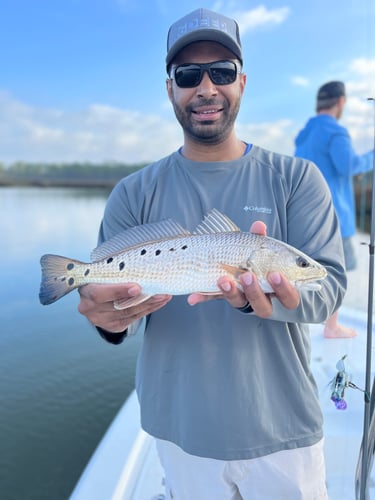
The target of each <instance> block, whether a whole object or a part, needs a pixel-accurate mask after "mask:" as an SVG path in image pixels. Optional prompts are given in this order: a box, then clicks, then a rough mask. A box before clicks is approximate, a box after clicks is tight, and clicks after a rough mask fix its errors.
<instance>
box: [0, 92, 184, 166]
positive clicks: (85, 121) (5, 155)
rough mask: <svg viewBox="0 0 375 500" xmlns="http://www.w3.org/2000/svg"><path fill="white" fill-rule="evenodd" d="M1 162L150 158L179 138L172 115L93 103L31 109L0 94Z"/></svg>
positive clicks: (172, 146) (161, 153)
mask: <svg viewBox="0 0 375 500" xmlns="http://www.w3.org/2000/svg"><path fill="white" fill-rule="evenodd" d="M0 137H1V139H0V150H1V157H0V162H4V163H13V162H15V161H29V162H33V161H34V162H36V161H42V162H54V161H55V162H72V161H82V162H85V161H89V162H102V161H121V162H125V163H133V162H149V161H152V160H154V159H157V158H159V157H161V156H165V155H167V154H168V153H170V151H172V150H174V149H177V148H178V147H179V145H180V144H181V142H182V134H181V130H180V128H179V126H178V124H177V123H176V120H175V119H173V120H172V119H171V120H166V119H163V118H161V117H159V116H157V115H152V114H143V113H140V112H136V111H129V110H124V109H120V108H114V107H111V106H106V105H102V104H93V105H91V106H89V107H88V108H86V109H83V110H81V111H76V112H69V111H62V110H53V109H45V108H43V109H41V108H33V107H31V106H28V105H26V104H24V103H21V102H19V101H16V100H15V99H14V98H12V97H11V96H10V95H9V94H7V93H0Z"/></svg>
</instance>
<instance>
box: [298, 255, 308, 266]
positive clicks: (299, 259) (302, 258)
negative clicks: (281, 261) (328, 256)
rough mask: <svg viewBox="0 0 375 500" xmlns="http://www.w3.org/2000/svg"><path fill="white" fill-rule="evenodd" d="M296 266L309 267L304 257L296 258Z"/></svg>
mask: <svg viewBox="0 0 375 500" xmlns="http://www.w3.org/2000/svg"><path fill="white" fill-rule="evenodd" d="M296 264H297V266H298V267H309V266H310V264H309V263H308V262H307V260H306V259H305V258H304V257H297V258H296Z"/></svg>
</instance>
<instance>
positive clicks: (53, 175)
mask: <svg viewBox="0 0 375 500" xmlns="http://www.w3.org/2000/svg"><path fill="white" fill-rule="evenodd" d="M144 166H145V164H124V163H117V162H116V163H114V162H112V163H111V162H109V163H100V164H99V163H87V162H86V163H79V162H74V163H28V162H16V163H13V164H11V165H9V166H8V167H5V166H4V165H2V164H1V163H0V186H1V185H2V186H11V185H18V186H21V185H22V186H28V185H29V186H84V187H111V186H113V185H114V184H116V182H118V181H119V180H120V179H122V178H123V177H126V176H127V175H129V174H131V173H132V172H135V171H137V170H139V169H141V168H143V167H144Z"/></svg>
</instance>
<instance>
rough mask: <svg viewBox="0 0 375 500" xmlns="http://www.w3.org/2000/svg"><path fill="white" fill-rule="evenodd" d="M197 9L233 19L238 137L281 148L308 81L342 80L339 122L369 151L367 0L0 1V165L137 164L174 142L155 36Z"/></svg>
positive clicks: (371, 50) (303, 104) (371, 41)
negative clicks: (242, 82)
mask: <svg viewBox="0 0 375 500" xmlns="http://www.w3.org/2000/svg"><path fill="white" fill-rule="evenodd" d="M199 7H205V8H208V9H211V10H214V11H217V12H220V13H222V14H225V15H227V16H230V17H233V18H235V19H236V20H237V22H238V24H239V26H240V32H241V39H242V46H243V57H244V72H245V73H246V74H247V86H246V89H245V94H244V97H243V100H242V106H241V110H240V113H239V115H238V119H237V124H236V131H237V134H238V136H239V137H240V138H241V139H243V140H244V141H246V142H249V143H254V144H257V145H259V146H262V147H265V148H267V149H271V150H274V151H277V152H280V153H285V154H291V155H292V154H293V152H294V145H293V144H294V138H295V136H296V134H297V133H298V131H299V130H300V129H301V127H303V125H304V124H305V123H306V121H307V120H308V118H309V117H311V116H313V115H314V113H315V111H314V106H315V97H316V92H317V89H318V87H319V86H320V85H322V84H323V83H325V82H327V81H330V80H342V81H344V82H345V84H346V87H347V94H348V101H347V105H346V108H345V113H344V116H343V118H342V120H341V122H342V124H343V125H345V126H346V127H348V129H349V132H350V134H351V136H352V139H353V143H354V146H355V148H356V150H357V152H359V153H362V152H365V151H367V150H369V149H372V148H373V146H374V119H375V102H373V101H369V100H368V98H369V97H374V98H375V29H374V26H375V2H374V1H373V0H303V1H302V0H263V1H262V0H260V1H257V0H252V1H248V0H223V1H220V0H212V1H210V0H206V3H202V2H201V1H199V2H197V1H195V0H189V1H186V0H180V1H177V2H176V0H143V1H142V0H52V1H51V0H3V1H2V2H1V11H0V164H3V165H10V164H12V163H14V162H17V161H26V162H59V163H64V162H75V161H77V162H91V163H93V164H95V163H102V162H122V163H144V162H152V161H155V160H158V159H159V158H161V157H163V156H166V155H168V154H169V153H171V152H172V151H174V150H176V149H177V148H178V147H179V146H180V145H181V144H182V132H181V128H180V126H179V124H178V123H177V121H176V119H175V116H174V113H173V109H172V106H171V104H170V102H169V100H168V98H167V94H166V87H165V80H166V72H165V56H166V37H167V32H168V29H169V26H170V25H171V24H172V23H173V22H174V21H176V20H177V19H179V18H180V17H182V16H184V15H185V14H187V13H188V12H190V11H192V10H195V9H196V8H199Z"/></svg>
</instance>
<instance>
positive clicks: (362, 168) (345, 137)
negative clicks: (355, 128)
mask: <svg viewBox="0 0 375 500" xmlns="http://www.w3.org/2000/svg"><path fill="white" fill-rule="evenodd" d="M329 154H330V157H331V159H332V161H333V163H334V165H335V168H336V170H337V172H338V174H339V175H348V174H350V175H357V174H363V173H365V172H368V171H370V170H372V168H373V161H374V153H373V151H369V152H368V153H365V154H363V155H358V154H356V152H355V151H354V149H353V145H352V141H351V139H350V136H349V134H348V133H347V132H346V131H345V129H343V130H342V132H341V133H339V134H336V135H335V136H334V137H333V138H332V140H331V143H330V149H329Z"/></svg>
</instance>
